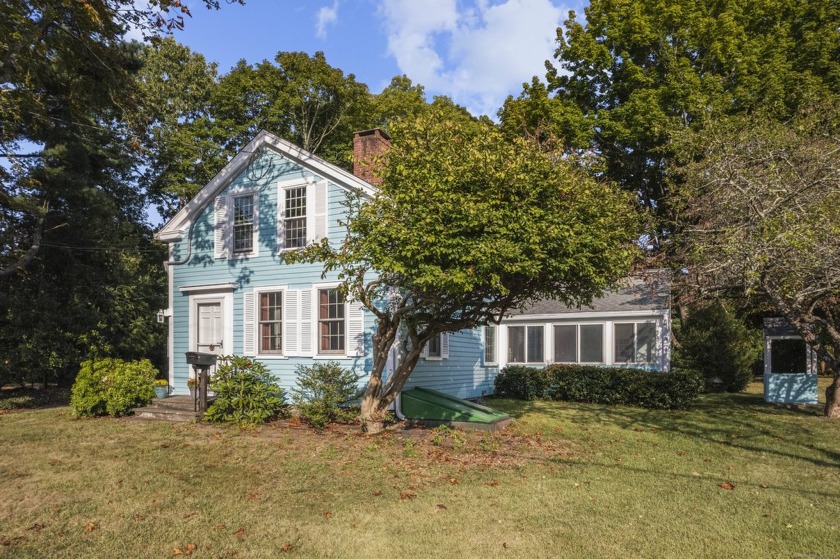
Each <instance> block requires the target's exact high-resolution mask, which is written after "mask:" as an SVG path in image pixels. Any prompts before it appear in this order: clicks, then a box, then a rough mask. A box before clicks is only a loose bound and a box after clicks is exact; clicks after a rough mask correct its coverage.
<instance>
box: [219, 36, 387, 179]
mask: <svg viewBox="0 0 840 559" xmlns="http://www.w3.org/2000/svg"><path fill="white" fill-rule="evenodd" d="M274 61H275V63H276V64H272V63H271V62H268V61H263V62H260V63H259V64H256V65H254V66H251V65H249V64H248V63H247V62H245V61H244V60H240V61H239V63H238V64H237V65H236V66H235V67H234V68H233V69H232V70H231V71H230V72H229V73H228V74H226V75H225V76H223V77H222V78H221V80H220V81H219V84H218V86H217V87H216V88H215V90H214V92H213V95H212V97H211V109H210V111H211V115H212V120H213V122H212V124H211V126H212V127H213V134H214V138H215V139H216V141H217V142H218V143H219V145H222V146H223V147H224V149H225V150H226V151H227V152H228V153H230V154H233V153H235V152H236V151H237V150H238V149H241V148H242V146H244V145H245V144H247V143H248V142H249V141H251V139H252V138H253V137H254V136H256V135H257V133H258V132H259V131H260V130H262V129H265V130H268V131H270V132H272V133H274V134H276V135H278V136H280V137H281V138H284V139H286V140H288V141H290V142H292V143H294V144H295V145H298V146H300V147H302V148H303V149H305V150H307V151H310V152H312V153H316V154H318V155H320V156H321V157H323V158H324V159H326V160H328V161H330V162H331V163H335V164H337V165H340V166H342V167H344V168H347V169H349V168H352V160H351V157H352V153H353V144H352V142H353V132H354V131H356V130H360V129H362V128H365V127H368V122H369V121H370V118H371V102H372V98H371V95H370V92H369V91H368V88H367V86H366V85H364V84H361V83H359V82H357V81H356V78H355V76H353V74H349V75H347V76H345V75H344V72H342V71H341V70H340V69H338V68H334V67H332V66H330V65H329V64H328V63H327V61H326V59H325V57H324V53H322V52H316V53H315V54H314V55H313V56H309V55H308V54H306V53H303V52H280V53H278V54H277V56H276V57H275V59H274Z"/></svg>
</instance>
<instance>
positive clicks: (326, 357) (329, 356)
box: [312, 353, 358, 361]
mask: <svg viewBox="0 0 840 559" xmlns="http://www.w3.org/2000/svg"><path fill="white" fill-rule="evenodd" d="M312 359H315V360H316V361H331V360H336V359H358V357H348V356H347V355H346V354H344V353H321V354H318V355H315V356H313V357H312Z"/></svg>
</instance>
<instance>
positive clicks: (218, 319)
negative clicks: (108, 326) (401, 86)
mask: <svg viewBox="0 0 840 559" xmlns="http://www.w3.org/2000/svg"><path fill="white" fill-rule="evenodd" d="M388 145H389V139H388V137H387V135H386V134H385V133H383V132H381V131H379V130H372V131H366V132H360V133H357V134H356V135H355V137H354V157H355V159H356V160H357V161H358V162H359V163H358V165H357V166H356V168H355V169H354V173H355V174H352V173H349V172H347V171H345V170H343V169H341V168H339V167H337V166H335V165H332V164H330V163H328V162H326V161H324V160H322V159H320V158H319V157H317V156H315V155H313V154H311V153H308V152H306V151H304V150H302V149H300V148H298V147H297V146H294V145H292V144H290V143H289V142H286V141H285V140H282V139H281V138H278V137H277V136H274V135H272V134H270V133H268V132H265V131H263V132H260V133H259V134H258V135H257V137H256V138H254V139H253V140H252V141H251V142H250V143H249V144H248V145H247V146H246V147H245V148H244V149H243V150H242V151H241V152H239V153H238V154H237V155H236V156H235V157H234V158H233V159H232V160H231V161H230V162H229V163H228V164H227V165H226V166H225V167H224V169H222V170H221V171H220V172H219V174H218V175H216V176H215V177H214V178H213V180H211V181H210V182H209V183H208V184H207V185H206V186H205V187H204V188H203V189H202V190H201V191H200V192H199V193H198V194H197V195H196V196H195V198H193V199H192V200H191V201H190V202H189V203H188V204H187V205H186V206H185V207H184V208H183V209H182V210H181V211H180V212H178V214H177V215H176V216H175V217H174V218H172V220H170V221H169V222H168V223H167V224H166V225H165V226H164V227H163V228H162V229H161V230H160V231H159V232H158V234H157V238H158V239H159V240H161V241H164V242H166V243H168V246H169V259H168V261H167V263H166V269H167V272H168V279H169V306H168V308H167V309H166V310H165V312H164V314H165V316H167V317H168V325H169V336H168V354H169V381H170V384H171V385H172V387H173V388H174V391H175V393H176V394H184V393H186V392H187V379H188V378H189V377H190V376H191V375H192V374H193V373H192V370H191V367H189V366H188V365H187V363H186V360H185V353H186V352H187V351H203V352H211V353H216V354H219V355H228V354H237V355H246V356H252V357H255V358H257V359H259V360H260V361H262V362H263V363H265V364H266V366H267V367H268V368H269V370H270V371H271V372H272V373H273V374H274V375H275V376H276V377H277V378H278V379H279V382H280V383H281V385H282V386H284V387H285V388H289V387H291V386H293V385H294V381H295V368H296V366H297V365H299V364H312V363H314V362H317V361H328V360H332V361H338V362H339V363H341V364H342V365H343V366H344V367H346V368H350V369H354V370H355V371H356V372H358V373H360V374H365V373H369V371H370V370H371V368H372V365H373V360H372V355H371V347H370V339H371V335H372V330H373V328H374V320H373V315H372V314H371V313H369V312H368V311H367V310H365V309H364V308H363V307H362V306H361V305H360V304H358V303H355V302H348V301H345V300H344V299H343V297H342V295H341V293H340V292H339V291H338V290H337V289H336V287H337V285H338V281H337V278H336V276H335V275H334V274H333V275H328V276H327V277H326V278H322V266H321V265H319V264H288V263H286V262H284V260H283V253H284V252H286V251H290V250H294V249H296V248H299V247H302V246H305V245H306V244H308V243H312V242H318V241H319V240H321V239H322V238H324V237H327V238H329V240H330V242H333V243H336V244H337V243H339V242H340V241H341V240H342V239H343V237H344V233H345V231H344V228H343V227H342V226H341V225H340V223H339V222H340V221H341V220H342V218H343V217H344V215H345V211H346V210H345V207H344V206H343V204H342V202H343V201H345V200H346V196H347V194H348V193H349V192H351V191H357V192H360V193H361V194H362V196H363V197H367V198H370V197H372V196H373V195H374V194H375V192H376V186H375V183H376V179H375V177H374V176H373V175H372V174H371V169H370V168H369V167H367V166H365V165H364V161H369V160H370V157H371V156H372V155H375V154H376V153H378V152H380V151H381V150H382V149H387V147H388ZM360 177H365V178H366V179H367V180H365V179H363V178H360ZM667 286H668V282H667V281H659V280H656V281H651V280H649V279H646V280H633V281H629V282H628V283H627V285H626V286H624V287H622V288H621V289H619V290H617V291H616V292H613V293H609V294H607V295H605V297H604V298H603V299H601V300H599V301H595V302H594V303H593V307H592V308H588V309H583V310H578V309H567V308H565V307H562V306H561V305H557V304H555V303H552V302H547V303H545V302H544V303H540V304H537V305H535V306H534V307H533V308H531V309H529V310H527V311H525V312H523V313H521V314H517V315H516V316H511V317H509V318H508V319H506V320H505V321H504V322H503V323H502V324H501V325H499V326H491V327H484V328H479V329H475V330H469V331H462V332H458V333H454V334H448V335H447V334H443V335H441V337H440V338H439V339H435V340H433V341H432V342H430V343H429V344H427V347H426V348H424V353H423V358H422V359H421V361H420V362H419V363H418V365H417V367H416V369H415V372H414V373H413V374H412V377H411V379H410V380H409V382H408V384H407V386H406V388H410V387H413V386H422V387H425V388H431V389H435V390H440V391H442V392H446V393H449V394H451V395H453V396H457V397H461V398H475V397H480V396H482V395H485V394H490V393H492V391H493V380H494V378H495V376H496V374H497V372H498V370H499V368H500V367H504V366H505V365H508V364H518V363H521V364H527V365H542V364H546V363H551V362H573V363H593V364H602V365H606V366H610V365H617V364H621V365H628V364H629V365H632V366H638V367H645V368H650V369H656V370H667V369H668V365H669V359H670V353H669V347H670V344H669V339H670V313H669V307H670V305H669V302H668V298H669V295H668V287H667ZM362 382H364V379H363V380H362Z"/></svg>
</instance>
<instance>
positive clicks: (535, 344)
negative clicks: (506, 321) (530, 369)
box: [507, 325, 545, 363]
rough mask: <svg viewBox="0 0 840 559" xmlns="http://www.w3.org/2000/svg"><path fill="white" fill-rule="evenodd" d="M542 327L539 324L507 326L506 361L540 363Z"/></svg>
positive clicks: (543, 358) (541, 359) (541, 360)
mask: <svg viewBox="0 0 840 559" xmlns="http://www.w3.org/2000/svg"><path fill="white" fill-rule="evenodd" d="M544 330H545V329H544V328H543V326H542V325H540V326H508V329H507V331H508V363H542V362H543V361H544V360H545V357H544V353H543V348H544V344H543V342H544V340H543V337H544V336H543V332H544Z"/></svg>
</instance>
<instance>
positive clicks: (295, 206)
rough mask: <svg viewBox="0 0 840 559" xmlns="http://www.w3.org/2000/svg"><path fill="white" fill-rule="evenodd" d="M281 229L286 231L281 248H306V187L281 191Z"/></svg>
mask: <svg viewBox="0 0 840 559" xmlns="http://www.w3.org/2000/svg"><path fill="white" fill-rule="evenodd" d="M283 196H284V197H285V200H284V204H283V227H284V229H285V231H286V236H285V244H284V247H283V248H300V247H304V246H306V186H299V187H295V188H287V189H285V190H284V191H283Z"/></svg>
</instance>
